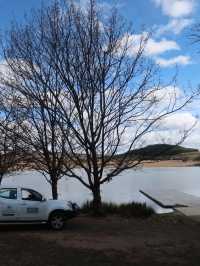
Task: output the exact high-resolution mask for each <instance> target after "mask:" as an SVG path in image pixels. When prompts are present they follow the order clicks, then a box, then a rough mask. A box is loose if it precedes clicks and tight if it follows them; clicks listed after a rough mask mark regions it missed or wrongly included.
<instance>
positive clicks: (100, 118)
mask: <svg viewBox="0 0 200 266" xmlns="http://www.w3.org/2000/svg"><path fill="white" fill-rule="evenodd" d="M63 16H64V19H63V20H62V23H63V24H62V26H61V29H62V38H61V39H60V43H59V44H58V46H59V47H60V49H59V58H58V60H57V61H56V62H54V68H55V69H56V70H57V71H58V74H59V76H60V79H61V80H62V83H63V85H62V88H63V94H64V95H65V101H66V102H68V103H73V111H71V110H70V112H69V111H68V109H67V108H66V106H67V105H66V102H65V101H64V102H61V101H59V103H60V109H59V112H60V115H61V117H62V118H63V120H64V121H65V122H66V123H63V124H62V126H61V127H63V125H64V126H65V125H70V129H69V131H68V134H67V135H65V137H66V140H67V143H68V145H69V152H67V153H66V157H68V158H69V160H71V161H72V162H74V164H75V165H77V166H78V168H79V169H81V171H79V172H78V171H75V170H74V169H69V168H68V167H67V165H66V170H67V175H68V176H69V177H72V178H76V179H77V180H79V181H80V182H81V183H82V184H83V185H84V186H86V187H87V188H88V189H89V190H91V191H92V193H93V207H94V210H95V211H97V212H98V210H99V209H100V208H101V192H100V189H101V185H102V184H104V183H107V182H110V181H111V180H112V179H113V177H115V176H117V175H119V174H120V173H121V172H122V171H124V170H126V169H130V168H133V167H136V166H137V165H138V164H140V163H141V161H142V160H143V158H136V159H135V160H134V161H133V160H130V159H129V156H128V154H129V151H131V150H132V149H135V148H136V147H138V146H139V145H141V142H142V141H143V140H144V138H145V136H146V135H148V134H149V133H150V132H152V131H154V130H157V128H158V126H159V122H160V120H161V119H163V118H164V117H166V116H168V115H170V114H172V113H174V112H176V111H178V110H180V109H181V108H183V107H184V106H185V105H186V104H187V103H188V102H190V100H191V99H192V96H191V97H188V98H187V99H185V100H184V101H183V99H182V100H181V99H180V97H178V95H176V90H175V87H173V89H172V91H171V93H167V90H166V88H165V87H164V86H162V84H161V82H160V79H159V75H158V73H159V72H158V68H157V67H156V66H155V65H154V64H153V63H152V61H150V60H148V59H147V58H146V57H145V48H146V44H147V42H148V38H149V34H146V33H145V34H143V35H141V36H139V35H134V33H132V32H131V31H130V28H129V27H128V26H127V24H126V23H125V22H124V21H123V20H122V18H121V17H119V16H118V15H117V13H116V10H113V12H111V14H110V15H109V16H108V14H107V16H106V17H104V16H103V15H102V12H101V10H99V9H98V5H97V4H96V3H95V1H93V0H90V1H89V5H88V8H87V10H82V9H81V8H79V7H77V6H76V5H74V4H73V3H71V4H70V6H69V7H68V10H67V12H66V13H65V14H64V15H63ZM66 29H67V30H66ZM69 29H70V32H69ZM55 97H56V96H55ZM178 98H179V99H178ZM63 103H64V104H63ZM74 121H75V122H74ZM62 129H63V132H64V131H65V129H64V128H62ZM71 135H73V136H74V138H73V140H71V138H70V139H69V137H70V136H71ZM184 136H186V135H184ZM122 151H124V152H125V153H123V155H122V156H120V157H118V159H117V160H116V155H118V154H119V153H120V152H122ZM80 154H81V156H80ZM122 183H123V181H122Z"/></svg>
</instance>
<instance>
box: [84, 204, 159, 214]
mask: <svg viewBox="0 0 200 266" xmlns="http://www.w3.org/2000/svg"><path fill="white" fill-rule="evenodd" d="M81 212H82V213H84V214H93V205H92V202H90V201H86V202H85V203H84V204H83V205H82V206H81ZM101 214H102V215H119V216H122V217H135V218H148V217H150V216H151V215H153V214H155V211H154V209H153V208H151V207H149V206H147V205H146V203H138V202H131V203H123V204H119V205H118V204H115V203H111V202H110V203H107V202H103V203H102V207H101Z"/></svg>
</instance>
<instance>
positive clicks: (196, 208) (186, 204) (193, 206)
mask: <svg viewBox="0 0 200 266" xmlns="http://www.w3.org/2000/svg"><path fill="white" fill-rule="evenodd" d="M140 192H141V193H142V194H143V195H144V196H146V197H147V198H149V199H150V200H152V201H153V202H155V203H156V204H158V205H159V206H160V207H162V208H169V209H174V210H176V211H178V212H180V213H182V214H184V215H186V216H188V217H191V218H195V219H198V220H199V221H200V197H197V196H193V195H190V194H187V193H184V192H181V191H177V190H172V189H171V190H140Z"/></svg>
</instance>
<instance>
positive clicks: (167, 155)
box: [116, 144, 200, 160]
mask: <svg viewBox="0 0 200 266" xmlns="http://www.w3.org/2000/svg"><path fill="white" fill-rule="evenodd" d="M189 153H193V154H194V153H195V154H197V155H198V156H199V155H200V153H199V150H197V149H191V148H185V147H182V146H179V145H170V144H155V145H149V146H146V147H144V148H140V149H136V150H132V151H130V152H128V157H129V159H133V160H134V159H143V160H166V159H167V160H168V159H175V158H176V159H179V158H178V157H179V155H181V154H184V155H187V154H188V155H189ZM122 155H123V154H119V155H117V156H116V159H117V158H120V157H121V156H122Z"/></svg>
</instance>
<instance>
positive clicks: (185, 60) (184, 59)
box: [156, 55, 192, 67]
mask: <svg viewBox="0 0 200 266" xmlns="http://www.w3.org/2000/svg"><path fill="white" fill-rule="evenodd" d="M156 63H157V64H158V65H160V66H161V67H171V66H174V65H189V64H191V63H192V61H191V57H190V56H185V55H179V56H176V57H173V58H170V59H164V58H157V59H156Z"/></svg>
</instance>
